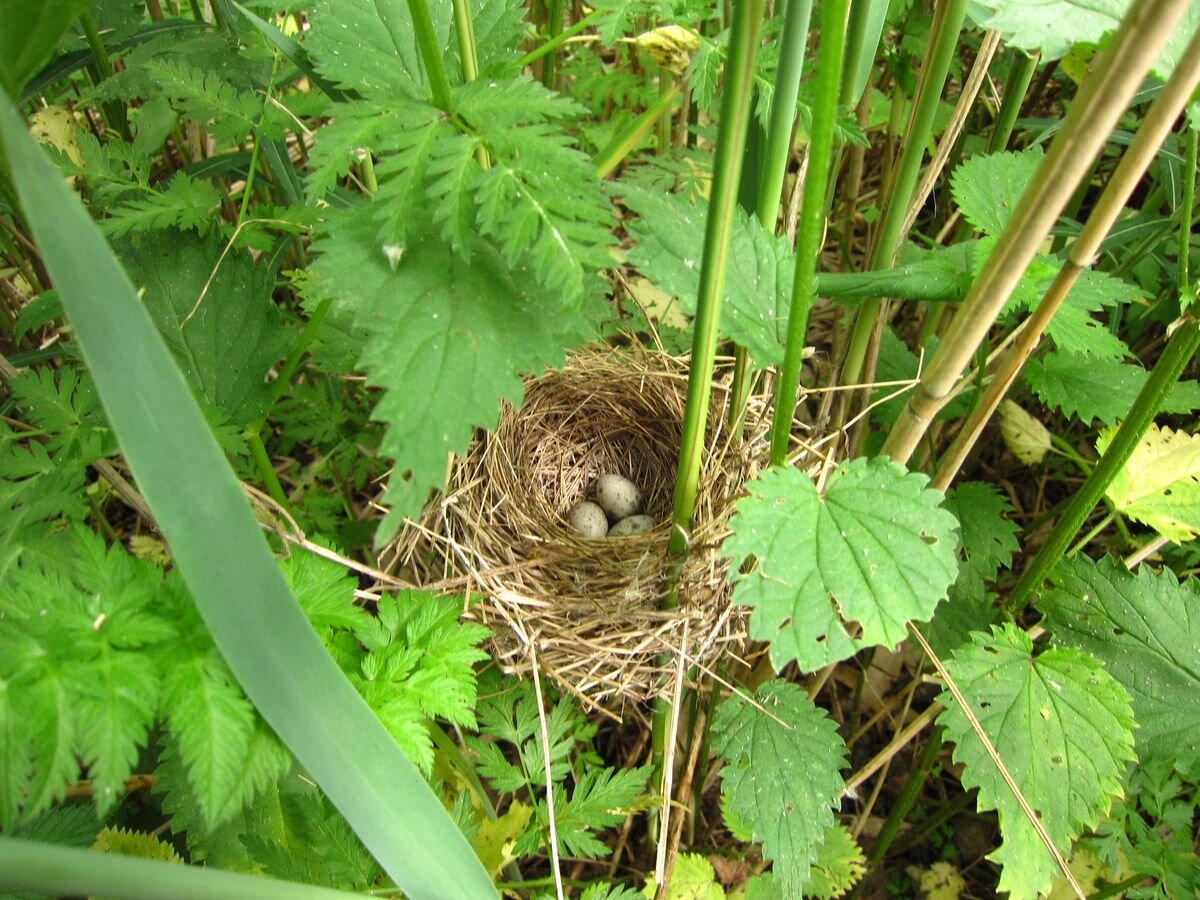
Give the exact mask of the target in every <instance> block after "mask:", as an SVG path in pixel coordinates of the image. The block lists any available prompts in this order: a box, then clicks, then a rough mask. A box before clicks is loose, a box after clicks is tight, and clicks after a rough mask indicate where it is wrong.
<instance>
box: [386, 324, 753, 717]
mask: <svg viewBox="0 0 1200 900" xmlns="http://www.w3.org/2000/svg"><path fill="white" fill-rule="evenodd" d="M724 381H727V378H723V379H722V382H724ZM686 394H687V361H686V360H685V359H678V358H674V357H671V356H669V355H667V354H665V353H661V352H654V351H650V350H645V349H643V348H640V347H635V348H630V349H627V350H614V349H613V348H610V347H602V348H594V349H588V350H585V351H582V352H580V353H579V354H577V355H576V356H574V357H573V358H572V359H570V360H569V361H568V363H567V365H566V366H565V367H564V369H563V370H562V371H561V372H558V371H551V372H547V373H546V374H544V375H543V376H541V377H540V378H536V379H529V380H528V381H527V382H526V389H525V401H524V403H523V404H522V406H521V408H520V410H519V411H518V410H514V409H512V408H511V407H506V408H505V409H504V410H503V412H502V413H501V416H500V421H499V424H498V426H497V428H496V430H495V432H494V434H488V433H486V432H480V433H479V434H478V435H477V436H476V439H475V440H474V442H473V443H472V445H471V447H470V449H469V451H468V452H467V454H466V455H465V456H464V457H462V458H460V459H458V460H457V461H456V463H455V465H454V466H453V468H452V471H451V475H450V481H449V486H448V488H447V491H446V492H445V495H444V496H443V497H441V498H439V499H438V500H437V501H435V502H434V503H431V504H430V506H429V507H428V509H427V511H426V514H425V515H424V516H423V518H422V520H421V521H420V522H419V523H415V524H411V525H410V526H409V527H408V528H407V529H406V530H405V531H404V532H402V533H401V535H400V537H399V539H398V541H397V543H396V544H395V545H394V547H393V548H392V552H391V553H390V554H389V559H388V563H389V566H388V567H389V568H391V567H392V566H401V567H403V568H404V569H405V570H406V571H407V572H408V573H410V574H411V576H412V577H413V578H414V579H415V580H416V581H417V582H418V583H419V584H422V585H424V586H425V587H427V588H430V589H435V590H444V591H459V592H470V593H472V594H478V595H481V596H482V600H481V601H480V602H479V603H478V604H475V605H473V606H472V607H471V609H472V613H473V615H475V616H476V617H477V618H479V619H481V620H482V621H483V622H484V623H485V624H487V625H489V626H490V627H491V628H492V629H493V632H494V634H495V637H494V648H493V649H494V653H495V656H496V658H497V660H498V661H499V662H500V663H501V665H502V666H504V667H505V669H506V670H507V671H512V672H527V671H529V647H530V644H531V643H532V642H536V646H537V655H538V659H539V663H540V667H541V669H542V671H544V672H545V673H546V674H548V675H550V676H551V677H553V678H554V679H555V680H556V681H557V682H558V683H559V684H560V685H561V686H562V687H564V688H565V689H567V690H569V691H571V692H572V693H575V694H576V695H578V696H580V697H582V698H584V699H585V700H587V701H589V703H591V704H600V703H602V702H604V701H606V700H607V701H612V700H629V699H632V700H645V699H649V698H650V697H652V696H654V695H656V694H657V693H658V692H660V691H662V690H669V687H670V679H669V677H667V676H668V674H669V670H670V665H669V664H668V665H667V666H665V667H663V666H662V657H663V655H664V654H667V657H668V659H669V657H670V656H674V655H676V654H678V653H679V652H680V651H681V650H682V652H683V653H684V654H686V656H687V657H688V658H689V659H690V660H692V661H694V662H697V663H705V662H708V661H711V660H712V659H713V658H714V657H715V656H716V655H717V654H718V653H719V652H720V651H721V650H722V648H724V647H726V646H728V645H730V644H731V643H733V642H737V641H740V640H742V639H743V638H744V637H745V635H744V632H743V628H742V626H743V616H742V615H741V614H740V612H739V611H737V610H732V609H731V608H730V603H729V590H728V586H727V584H726V577H725V576H726V569H727V566H728V562H727V561H726V560H722V559H720V557H719V554H718V547H719V546H720V543H721V540H722V539H723V538H724V537H725V536H726V534H727V533H728V530H727V523H728V520H729V517H730V515H731V514H732V511H733V503H734V501H735V500H736V499H737V498H738V497H739V496H740V495H741V493H742V485H743V484H744V483H745V482H746V481H747V480H748V479H749V478H751V477H753V476H754V474H755V473H756V472H757V471H758V469H759V467H760V466H761V465H763V464H764V463H765V459H766V446H767V443H766V434H767V430H768V427H769V411H768V403H767V402H766V400H764V399H759V398H755V399H754V400H752V402H751V406H750V409H749V412H748V415H747V424H746V429H745V436H744V437H742V438H738V437H735V436H731V434H730V432H729V430H728V428H727V426H726V423H725V418H726V403H727V399H728V388H727V387H726V386H725V384H724V383H718V384H716V385H714V393H713V402H712V406H711V414H710V417H709V433H708V436H707V440H706V446H707V447H708V451H707V454H706V456H705V459H704V464H703V469H702V473H701V478H700V486H699V491H698V496H697V506H696V519H695V521H696V523H697V525H696V528H695V531H694V533H693V534H692V536H691V553H690V555H689V557H688V561H687V563H686V565H685V567H684V570H683V575H682V580H681V586H680V598H681V600H680V607H679V608H678V609H677V610H672V611H663V610H660V609H659V608H658V604H659V598H660V596H661V594H662V591H663V586H664V577H665V572H666V569H667V552H666V547H667V538H668V534H669V530H670V517H671V508H672V492H673V488H674V478H675V462H676V458H677V456H678V451H679V442H680V423H681V422H682V421H683V411H684V405H685V400H686ZM606 472H612V473H617V474H620V475H624V476H625V477H627V478H629V479H631V480H632V481H633V482H634V483H635V484H637V485H638V486H639V487H640V488H641V490H642V494H643V498H644V501H643V512H645V513H646V514H647V515H649V516H651V517H652V518H653V519H654V522H655V526H654V528H653V530H652V531H651V532H650V533H649V534H645V535H638V536H632V537H623V538H598V539H590V538H584V537H583V536H581V535H579V534H578V533H576V532H575V531H574V530H573V529H572V528H571V526H570V525H569V524H568V523H567V521H566V513H567V511H568V510H569V509H570V508H571V507H572V506H573V505H574V504H575V503H577V502H578V501H580V500H582V499H585V498H586V497H587V496H588V492H589V490H590V489H591V488H592V486H593V483H594V482H595V480H596V478H597V477H598V476H599V475H601V474H604V473H606ZM684 621H689V622H690V625H689V627H688V629H687V630H686V632H685V631H684V629H683V628H682V627H681V626H682V623H683V622H684ZM685 633H686V634H688V635H690V637H689V638H688V641H687V643H688V646H687V647H681V646H680V641H681V640H682V635H684V634H685Z"/></svg>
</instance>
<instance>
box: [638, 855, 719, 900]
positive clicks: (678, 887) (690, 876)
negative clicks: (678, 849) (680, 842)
mask: <svg viewBox="0 0 1200 900" xmlns="http://www.w3.org/2000/svg"><path fill="white" fill-rule="evenodd" d="M716 879H717V873H716V872H714V871H713V867H712V863H710V862H709V861H708V860H707V859H705V858H704V857H703V856H701V855H700V854H698V853H680V854H679V856H677V857H676V858H675V868H674V870H673V871H672V873H671V883H670V885H669V886H668V887H667V900H724V897H725V890H724V889H723V888H722V887H721V886H720V885H719V884H717V880H716ZM642 894H643V895H645V896H646V897H657V896H658V885H657V884H656V883H655V881H654V877H653V876H650V877H648V878H647V879H646V887H645V888H643V890H642Z"/></svg>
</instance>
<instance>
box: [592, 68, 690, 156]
mask: <svg viewBox="0 0 1200 900" xmlns="http://www.w3.org/2000/svg"><path fill="white" fill-rule="evenodd" d="M682 87H683V85H682V83H681V82H678V81H677V82H675V83H674V84H672V85H671V89H670V90H669V91H667V92H666V93H665V94H664V93H660V94H659V95H658V98H657V99H656V100H655V101H654V103H653V104H652V105H651V106H650V107H649V108H648V109H647V110H646V111H645V112H644V113H642V114H641V115H640V116H638V117H637V118H636V119H634V120H633V121H632V122H630V123H629V124H628V125H626V126H625V127H624V128H623V129H621V132H620V133H619V134H618V135H616V136H615V137H614V138H613V139H612V140H611V141H610V142H609V144H608V146H607V147H605V148H604V149H603V150H601V151H600V152H599V153H598V154H597V155H596V158H595V160H594V162H595V165H596V177H597V178H600V179H605V178H607V177H608V176H609V175H611V174H612V173H613V172H614V171H615V170H616V168H617V166H619V165H620V164H621V162H622V161H623V160H624V159H625V157H626V156H628V155H629V154H630V153H631V152H633V148H634V147H636V146H637V145H638V143H639V142H640V141H641V140H642V138H644V137H645V136H646V134H647V133H648V132H649V131H650V129H651V128H653V127H654V123H655V122H657V121H658V119H659V117H660V116H662V115H664V114H665V113H666V112H667V110H669V109H670V108H671V103H672V102H674V100H675V98H676V97H677V96H679V91H680V90H681V89H682Z"/></svg>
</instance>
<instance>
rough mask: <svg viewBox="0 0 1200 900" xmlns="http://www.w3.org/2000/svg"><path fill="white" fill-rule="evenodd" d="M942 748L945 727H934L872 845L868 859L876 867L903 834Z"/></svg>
mask: <svg viewBox="0 0 1200 900" xmlns="http://www.w3.org/2000/svg"><path fill="white" fill-rule="evenodd" d="M941 749H942V727H941V726H940V725H935V726H934V727H933V728H932V729H931V730H930V732H929V735H928V737H927V738H926V740H925V744H924V746H922V747H921V753H920V755H919V756H918V757H917V762H916V764H915V765H914V766H913V768H912V771H911V772H909V774H908V778H907V779H906V780H905V782H904V787H903V788H902V789H901V791H900V796H899V797H897V798H896V801H895V803H893V804H892V808H891V810H890V811H889V812H888V817H887V819H886V820H885V821H884V823H883V827H882V828H881V829H880V830H879V836H878V837H877V838H876V839H875V843H874V844H873V845H872V846H871V852H870V853H869V854H867V859H869V860H870V861H871V863H872V864H873V865H877V864H878V863H879V861H880V860H881V859H883V857H884V854H886V853H887V851H888V848H889V847H891V846H892V842H893V841H895V840H896V835H898V834H899V833H900V826H901V825H903V824H904V820H905V819H907V818H908V814H909V813H910V812H911V811H912V808H913V806H915V805H916V802H917V800H918V799H919V798H920V796H921V789H922V788H923V787H924V786H925V781H926V780H927V779H928V778H929V773H930V771H931V770H932V769H933V763H934V761H935V760H936V759H937V755H938V753H939V752H940V751H941Z"/></svg>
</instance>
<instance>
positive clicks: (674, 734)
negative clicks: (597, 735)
mask: <svg viewBox="0 0 1200 900" xmlns="http://www.w3.org/2000/svg"><path fill="white" fill-rule="evenodd" d="M690 624H691V622H690V620H688V619H685V620H684V622H683V638H682V640H681V641H680V647H681V648H683V647H686V646H687V643H688V626H689V625H690ZM685 656H686V653H684V652H683V650H682V649H680V652H679V656H678V659H677V661H676V666H675V690H674V696H673V697H672V698H671V723H670V725H669V727H668V728H667V746H666V754H665V756H664V758H663V775H662V809H661V810H660V811H659V815H658V848H657V852H656V853H655V859H654V880H655V882H656V883H657V884H658V896H660V897H665V896H667V883H668V880H669V879H670V877H671V875H670V870H669V869H668V866H667V845H668V844H669V843H670V833H671V832H670V819H671V791H672V789H673V783H674V780H675V777H674V776H675V752H676V751H675V748H676V746H677V745H678V743H679V710H680V707H682V706H683V673H684V670H685V666H684V658H685Z"/></svg>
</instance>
